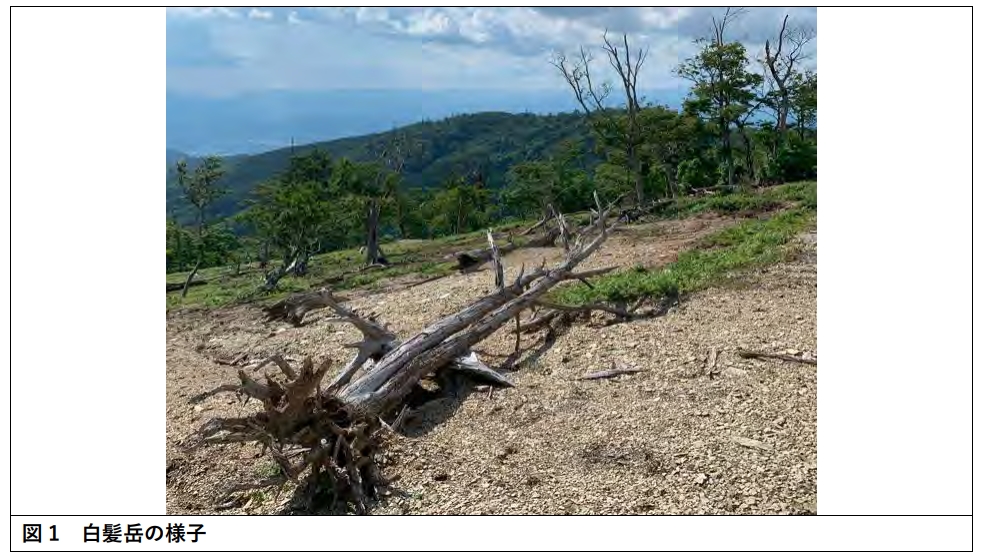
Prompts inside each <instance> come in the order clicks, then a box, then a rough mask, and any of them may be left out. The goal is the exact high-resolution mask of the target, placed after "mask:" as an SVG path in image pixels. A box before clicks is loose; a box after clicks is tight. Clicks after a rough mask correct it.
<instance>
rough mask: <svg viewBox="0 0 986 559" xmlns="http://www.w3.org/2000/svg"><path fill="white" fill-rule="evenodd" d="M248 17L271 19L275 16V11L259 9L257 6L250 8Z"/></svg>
mask: <svg viewBox="0 0 986 559" xmlns="http://www.w3.org/2000/svg"><path fill="white" fill-rule="evenodd" d="M247 17H248V18H250V19H264V20H269V19H273V18H274V12H272V11H270V10H258V9H257V8H250V11H249V12H248V13H247Z"/></svg>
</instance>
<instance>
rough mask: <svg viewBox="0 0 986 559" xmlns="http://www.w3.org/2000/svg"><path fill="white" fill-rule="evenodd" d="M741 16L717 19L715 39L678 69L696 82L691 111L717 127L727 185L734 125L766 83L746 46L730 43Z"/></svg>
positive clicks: (731, 168)
mask: <svg viewBox="0 0 986 559" xmlns="http://www.w3.org/2000/svg"><path fill="white" fill-rule="evenodd" d="M741 13H742V12H741V11H736V12H734V11H732V10H731V9H727V10H726V13H725V15H724V16H723V17H722V18H721V19H720V18H713V36H712V37H711V38H702V39H699V40H698V41H697V42H698V44H699V45H701V50H700V51H699V53H698V54H696V55H695V56H694V57H692V58H689V59H688V60H686V61H685V62H683V63H681V64H680V65H679V66H678V68H677V73H678V75H679V76H681V77H682V78H684V79H686V80H688V81H690V82H692V88H691V91H690V93H689V98H688V99H687V100H686V102H685V105H686V108H687V110H689V111H691V112H693V113H695V114H700V115H703V116H705V117H706V118H708V119H709V120H710V121H711V122H712V123H713V124H714V125H715V127H716V130H717V132H718V135H719V138H720V154H719V157H720V162H721V164H722V165H723V167H724V170H725V177H724V179H725V180H726V182H727V184H734V183H735V165H734V163H733V148H732V137H731V136H732V134H731V125H732V123H734V122H735V121H736V120H737V119H738V118H740V117H741V116H742V115H743V114H745V113H747V112H748V111H749V108H750V106H751V105H752V104H753V103H754V102H755V98H756V95H755V93H754V91H753V90H754V88H755V87H756V86H757V85H759V84H760V83H761V82H762V80H763V77H762V76H760V75H758V74H755V73H753V72H750V71H748V70H747V67H748V65H749V61H748V59H747V56H746V48H745V47H744V46H743V45H742V43H739V42H727V41H726V28H727V26H728V25H729V24H730V23H732V22H733V21H735V19H736V17H738V16H739V15H740V14H741Z"/></svg>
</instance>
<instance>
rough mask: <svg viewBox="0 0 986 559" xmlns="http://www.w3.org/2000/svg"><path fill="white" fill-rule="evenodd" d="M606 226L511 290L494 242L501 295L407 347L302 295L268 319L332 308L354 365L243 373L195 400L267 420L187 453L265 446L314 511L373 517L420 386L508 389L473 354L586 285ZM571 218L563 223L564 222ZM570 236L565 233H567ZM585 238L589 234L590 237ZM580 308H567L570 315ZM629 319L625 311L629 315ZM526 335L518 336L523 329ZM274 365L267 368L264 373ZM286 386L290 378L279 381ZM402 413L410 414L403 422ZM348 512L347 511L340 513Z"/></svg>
mask: <svg viewBox="0 0 986 559" xmlns="http://www.w3.org/2000/svg"><path fill="white" fill-rule="evenodd" d="M597 207H598V209H599V212H598V215H599V216H600V218H599V219H598V220H597V222H596V223H595V224H594V226H595V227H596V234H595V236H594V238H592V240H591V241H588V240H585V238H586V237H585V236H584V235H580V236H579V238H578V239H577V240H576V241H575V242H574V244H570V245H569V250H568V251H567V252H566V258H565V260H564V261H563V262H561V263H559V264H557V265H556V266H554V267H552V268H547V267H546V266H545V265H543V264H542V265H541V266H539V267H537V268H535V269H534V270H531V271H529V272H526V273H525V271H524V270H523V269H522V270H521V272H520V274H518V276H517V277H516V278H515V279H514V280H513V281H509V282H508V281H507V280H506V278H505V276H504V273H503V265H502V262H501V261H500V255H501V253H502V251H501V250H500V247H497V245H496V243H495V242H494V241H493V236H492V232H490V233H488V240H489V242H490V247H489V249H488V252H489V255H490V261H491V262H492V263H493V267H494V272H495V287H496V288H495V290H494V291H493V292H492V293H490V294H489V295H486V296H484V297H481V298H479V299H477V300H476V301H474V302H473V303H471V304H470V305H467V306H466V307H465V308H463V309H461V310H460V311H458V312H457V313H455V314H452V315H450V316H447V317H444V318H442V319H441V320H438V321H437V322H435V323H433V324H431V325H429V326H428V327H426V328H425V329H424V330H422V331H421V332H420V333H418V334H417V335H415V336H412V337H410V338H408V339H406V340H400V339H398V337H397V336H396V335H395V334H394V333H393V332H391V331H390V330H388V329H387V328H386V327H385V326H383V325H381V324H380V323H379V322H377V320H376V318H375V317H373V316H370V317H364V316H360V315H359V314H358V313H356V312H354V311H353V310H351V309H349V308H347V307H346V306H344V305H343V304H342V303H341V302H340V301H339V300H338V299H336V298H335V297H334V296H333V294H332V293H330V292H329V291H328V290H326V289H322V290H319V291H317V292H313V293H307V294H303V295H296V296H292V297H289V298H288V299H286V300H284V301H282V302H280V303H278V304H276V305H272V306H271V307H270V308H269V309H267V314H268V317H269V318H270V319H286V320H289V321H291V322H292V323H294V324H296V325H298V324H301V322H302V320H303V319H304V316H305V314H306V313H307V312H309V311H311V310H313V309H316V308H324V307H327V308H330V309H331V310H332V311H333V312H334V313H335V314H336V315H337V316H338V317H339V319H340V320H344V321H347V322H349V323H351V324H352V325H353V326H355V327H356V328H357V329H358V330H359V331H360V332H361V333H362V335H363V340H362V341H361V342H359V343H356V344H352V345H350V346H348V347H351V348H354V349H356V350H357V351H356V355H354V356H353V357H352V358H351V359H350V360H349V362H348V363H346V364H345V365H344V366H343V367H342V368H341V369H340V370H338V371H337V372H336V373H335V374H334V375H333V376H331V377H330V378H329V379H328V380H327V382H323V380H324V379H325V378H326V376H327V374H328V372H329V369H330V367H331V366H332V363H333V360H332V359H331V358H324V357H320V358H319V359H320V364H319V365H318V366H316V365H315V361H313V359H312V358H311V357H307V358H305V359H304V361H303V363H302V364H301V366H300V368H299V369H295V368H293V367H292V366H291V365H290V364H288V362H287V361H286V360H285V359H283V358H281V357H280V356H275V357H272V358H271V359H269V360H268V361H269V362H270V363H273V364H275V365H277V367H278V368H279V369H280V373H281V374H280V375H279V378H277V379H275V378H274V377H273V376H271V375H270V374H264V379H263V381H258V380H255V379H253V378H251V377H250V376H249V375H247V374H246V372H244V371H243V370H242V369H241V370H240V371H239V373H238V375H239V380H240V384H239V385H233V384H225V385H222V386H220V387H218V388H216V389H214V390H211V391H209V392H207V393H205V394H202V395H200V396H196V397H195V398H194V399H193V400H194V401H200V400H202V399H204V398H207V397H209V396H212V395H215V394H218V393H221V392H229V391H236V392H238V393H240V394H243V395H246V396H247V397H248V398H255V399H257V400H259V401H260V402H261V403H262V404H263V408H264V409H263V411H260V412H257V413H255V414H252V415H249V416H246V417H237V418H224V419H213V420H211V421H209V422H208V423H206V424H205V425H204V426H202V427H201V428H200V430H199V431H198V433H197V434H196V436H195V438H194V440H192V441H190V443H189V447H190V448H194V447H197V446H199V445H205V444H228V443H246V442H255V443H259V444H260V445H261V446H262V447H263V450H264V451H266V452H267V453H268V454H270V455H271V456H272V457H273V459H274V460H275V462H277V464H278V465H279V466H280V468H281V471H282V472H283V478H284V479H285V480H289V479H290V480H293V481H295V482H298V483H299V484H302V486H303V487H304V488H305V491H307V492H308V493H307V494H308V495H309V496H310V497H311V502H312V503H314V502H315V501H318V500H320V499H322V498H328V499H329V501H328V502H329V503H330V506H329V509H330V510H339V509H338V507H337V505H339V504H340V503H344V504H345V507H344V508H347V510H348V507H351V510H352V511H355V512H357V513H363V512H366V508H367V506H368V504H369V503H370V502H371V501H372V500H373V499H375V498H376V497H377V489H378V488H379V487H380V486H381V485H385V484H386V483H387V480H385V479H384V478H383V476H382V475H381V473H380V471H379V468H378V462H377V460H376V458H377V452H378V450H379V449H380V447H381V445H382V444H383V443H384V441H385V439H386V437H387V436H388V435H389V434H390V433H391V432H392V431H391V429H390V428H389V427H386V426H385V425H386V424H388V420H390V419H391V418H393V421H391V422H390V423H394V424H397V425H398V426H399V424H400V422H401V421H402V419H403V416H405V415H406V407H407V405H408V400H409V398H410V397H411V395H412V392H413V391H414V388H415V387H417V386H419V385H420V383H421V381H422V379H424V378H426V377H429V378H435V377H436V376H441V377H443V378H450V379H453V380H455V379H458V378H462V377H463V376H466V377H470V378H472V379H473V380H475V381H476V382H477V383H480V384H485V385H490V386H493V385H496V386H505V387H510V386H513V384H512V383H511V382H510V381H509V379H507V378H506V377H505V376H503V375H502V374H501V373H500V372H498V371H496V370H495V369H493V368H491V367H489V366H487V365H486V364H484V363H483V362H482V361H481V360H480V359H479V357H478V356H477V355H476V353H475V352H474V351H473V350H472V347H473V346H474V345H475V344H477V343H479V342H481V341H482V340H484V339H486V338H487V337H489V336H490V335H492V334H493V333H494V332H496V331H497V330H498V329H499V328H500V327H502V326H503V325H504V324H506V323H508V322H515V324H516V322H517V320H518V317H519V316H520V314H521V312H523V311H524V310H525V309H528V308H531V307H533V306H536V305H541V306H546V305H545V303H544V299H543V297H544V296H545V295H546V294H547V293H548V291H549V290H550V289H551V288H552V287H554V286H555V285H557V284H558V283H561V282H564V281H570V280H579V279H585V278H586V277H589V276H591V275H593V274H598V273H602V272H601V271H599V270H594V271H590V272H581V273H576V272H574V271H573V270H574V268H575V267H576V266H578V265H579V264H580V263H581V262H582V261H584V260H585V259H586V258H587V257H588V256H589V255H590V254H592V253H593V252H594V251H595V250H596V249H598V248H599V247H600V246H601V245H602V243H603V242H604V241H605V240H606V238H607V237H608V235H609V233H610V232H611V231H612V230H613V229H614V228H615V227H616V226H617V225H618V222H616V223H614V224H613V225H612V226H609V227H607V225H606V217H607V213H608V210H603V209H602V207H601V206H599V204H598V200H597ZM562 219H563V218H560V217H559V221H561V220H562ZM562 227H564V226H562ZM584 232H585V231H584ZM573 310H583V309H573V308H567V307H565V308H563V309H561V310H560V311H559V312H560V314H566V313H568V312H571V311H573ZM622 312H623V314H624V315H625V314H627V313H626V311H622ZM520 328H522V326H521V327H517V326H515V329H518V330H519V329H520ZM266 364H267V362H264V363H261V366H260V367H258V368H257V370H260V369H261V368H262V367H263V366H264V365H266ZM281 377H283V378H281ZM398 410H403V411H401V412H400V413H398ZM340 506H341V505H340Z"/></svg>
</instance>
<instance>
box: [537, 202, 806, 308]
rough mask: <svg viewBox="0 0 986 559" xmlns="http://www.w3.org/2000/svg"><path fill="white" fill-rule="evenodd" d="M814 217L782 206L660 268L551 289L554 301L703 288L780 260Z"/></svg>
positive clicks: (654, 295) (632, 297) (624, 299)
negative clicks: (766, 216) (777, 210)
mask: <svg viewBox="0 0 986 559" xmlns="http://www.w3.org/2000/svg"><path fill="white" fill-rule="evenodd" d="M814 219H815V215H814V211H813V210H811V209H806V208H797V209H793V210H787V211H784V212H781V213H778V214H776V215H774V216H773V217H771V218H769V219H766V220H750V221H746V222H743V223H741V224H739V225H736V226H734V227H730V228H728V229H723V230H722V231H719V232H717V233H714V234H712V235H709V236H707V237H705V238H704V239H703V240H702V241H701V242H700V243H699V245H698V247H696V248H695V249H692V250H688V251H685V252H682V253H681V254H680V255H679V256H678V260H677V261H675V262H673V263H672V264H669V265H667V266H664V267H662V268H658V269H654V270H648V269H645V268H642V267H637V268H634V269H631V270H626V271H621V272H616V273H612V274H609V275H606V276H603V277H600V278H598V279H596V280H593V288H589V287H588V286H586V285H584V284H571V285H568V286H565V287H562V288H561V289H558V290H556V291H554V292H553V293H552V297H553V298H554V299H555V300H556V301H557V302H559V303H564V304H569V305H584V304H587V303H596V302H613V303H629V302H633V301H637V300H639V299H641V298H647V299H652V300H658V299H661V298H662V297H677V296H680V295H684V294H687V293H690V292H694V291H698V290H701V289H705V288H707V287H710V286H712V285H714V284H715V283H716V282H718V281H720V280H722V279H723V278H724V277H725V276H726V274H727V273H729V272H731V271H734V270H740V269H744V268H751V267H756V266H763V265H765V264H770V263H773V262H777V261H780V260H781V259H783V258H784V255H785V253H786V248H785V245H786V243H787V242H788V241H790V240H791V239H792V238H793V237H794V236H795V235H796V234H797V233H799V232H800V231H803V230H805V229H806V228H808V227H809V226H810V225H811V224H812V223H813V222H814Z"/></svg>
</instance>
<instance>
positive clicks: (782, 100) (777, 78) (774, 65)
mask: <svg viewBox="0 0 986 559" xmlns="http://www.w3.org/2000/svg"><path fill="white" fill-rule="evenodd" d="M787 20H788V16H784V21H783V23H781V30H780V31H779V32H778V33H777V42H776V43H775V45H774V50H773V52H771V46H770V40H769V39H768V40H767V41H766V43H765V44H764V57H763V60H762V61H761V62H762V63H763V65H764V66H765V67H766V68H767V70H768V76H769V78H770V83H771V86H772V89H773V90H774V91H775V92H776V101H775V111H776V115H777V124H776V129H777V131H778V133H779V134H780V136H781V141H783V138H784V135H785V133H786V132H787V119H788V113H789V112H790V110H791V88H790V85H791V78H792V77H793V76H794V75H795V74H796V73H797V69H798V67H799V66H800V65H801V64H802V63H803V62H804V61H805V60H806V59H807V58H808V52H807V51H806V50H805V47H806V46H807V45H808V43H810V42H811V41H812V40H813V39H814V38H815V30H814V29H812V28H810V27H807V26H797V27H793V28H788V26H787Z"/></svg>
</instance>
